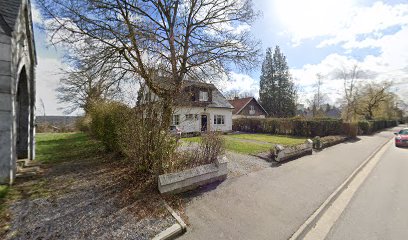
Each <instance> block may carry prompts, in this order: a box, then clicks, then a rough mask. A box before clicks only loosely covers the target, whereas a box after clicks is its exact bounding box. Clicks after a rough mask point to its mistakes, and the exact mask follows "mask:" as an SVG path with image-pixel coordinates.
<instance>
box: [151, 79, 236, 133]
mask: <svg viewBox="0 0 408 240" xmlns="http://www.w3.org/2000/svg"><path fill="white" fill-rule="evenodd" d="M147 91H148V90H147ZM148 95H150V98H152V97H151V95H152V94H151V93H150V94H146V96H148ZM153 98H155V97H153ZM233 110H234V107H233V106H232V105H231V104H230V103H229V102H228V100H227V99H226V98H225V97H224V96H223V95H222V94H221V92H220V91H219V90H218V89H217V88H216V87H215V86H214V85H213V84H209V83H202V82H197V81H184V83H183V90H182V92H181V94H180V96H178V97H177V98H176V101H175V107H174V111H173V116H172V122H171V125H173V126H177V127H178V128H179V129H180V130H181V131H182V132H183V133H196V132H206V131H222V132H230V131H232V111H233Z"/></svg>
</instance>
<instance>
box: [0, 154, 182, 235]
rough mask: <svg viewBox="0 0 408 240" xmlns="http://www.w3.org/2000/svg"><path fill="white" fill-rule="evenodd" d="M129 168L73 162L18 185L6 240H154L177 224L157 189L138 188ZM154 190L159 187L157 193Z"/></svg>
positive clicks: (19, 182)
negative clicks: (130, 177)
mask: <svg viewBox="0 0 408 240" xmlns="http://www.w3.org/2000/svg"><path fill="white" fill-rule="evenodd" d="M127 171H128V170H126V168H123V167H116V168H115V167H112V166H111V164H101V163H99V162H95V161H93V162H80V163H75V162H69V163H62V164H58V165H55V166H53V167H51V168H49V169H48V170H47V171H46V173H45V175H44V176H42V177H40V178H38V179H31V180H26V179H24V181H22V180H21V181H17V183H16V185H15V187H14V188H15V189H16V190H17V191H20V192H21V195H22V196H23V197H22V199H21V200H19V201H16V202H15V203H13V204H12V205H11V209H10V212H11V224H10V225H11V226H10V230H9V232H8V234H7V236H6V239H151V238H152V237H153V236H155V235H156V234H158V233H159V232H160V231H162V230H164V229H166V228H167V227H169V226H171V225H173V224H174V223H175V220H174V218H173V217H172V216H171V215H170V213H168V211H167V210H166V209H165V208H164V207H163V206H162V204H161V202H160V196H159V194H158V193H157V192H156V190H146V189H150V187H149V186H150V185H151V184H154V182H152V183H150V182H149V181H151V179H143V180H142V179H141V180H140V182H144V183H146V182H147V184H144V185H142V184H140V186H138V184H134V183H135V182H134V180H132V181H130V180H128V179H126V178H128V177H129V173H128V172H127ZM153 189H155V188H153Z"/></svg>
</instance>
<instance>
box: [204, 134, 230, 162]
mask: <svg viewBox="0 0 408 240" xmlns="http://www.w3.org/2000/svg"><path fill="white" fill-rule="evenodd" d="M198 153H199V154H198V155H199V159H198V160H199V162H202V164H206V163H211V162H213V161H215V160H216V159H217V157H218V156H219V155H222V154H224V153H225V139H224V137H223V136H222V133H220V132H208V133H206V134H203V135H201V141H200V147H199V151H198Z"/></svg>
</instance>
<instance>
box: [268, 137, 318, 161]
mask: <svg viewBox="0 0 408 240" xmlns="http://www.w3.org/2000/svg"><path fill="white" fill-rule="evenodd" d="M275 150H276V152H277V155H276V157H275V161H277V162H282V161H287V160H292V159H296V158H299V157H302V156H304V155H308V154H312V153H313V141H312V140H310V139H308V140H306V142H305V143H303V144H300V145H296V146H293V147H288V148H284V147H282V146H280V145H276V146H275Z"/></svg>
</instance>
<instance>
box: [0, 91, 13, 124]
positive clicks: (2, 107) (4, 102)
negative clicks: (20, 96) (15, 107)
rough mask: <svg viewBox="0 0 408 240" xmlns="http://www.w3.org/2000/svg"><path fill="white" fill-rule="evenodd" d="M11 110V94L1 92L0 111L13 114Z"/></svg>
mask: <svg viewBox="0 0 408 240" xmlns="http://www.w3.org/2000/svg"><path fill="white" fill-rule="evenodd" d="M11 108H12V106H11V94H9V93H2V92H0V111H6V112H10V114H11ZM0 121H1V119H0Z"/></svg>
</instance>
